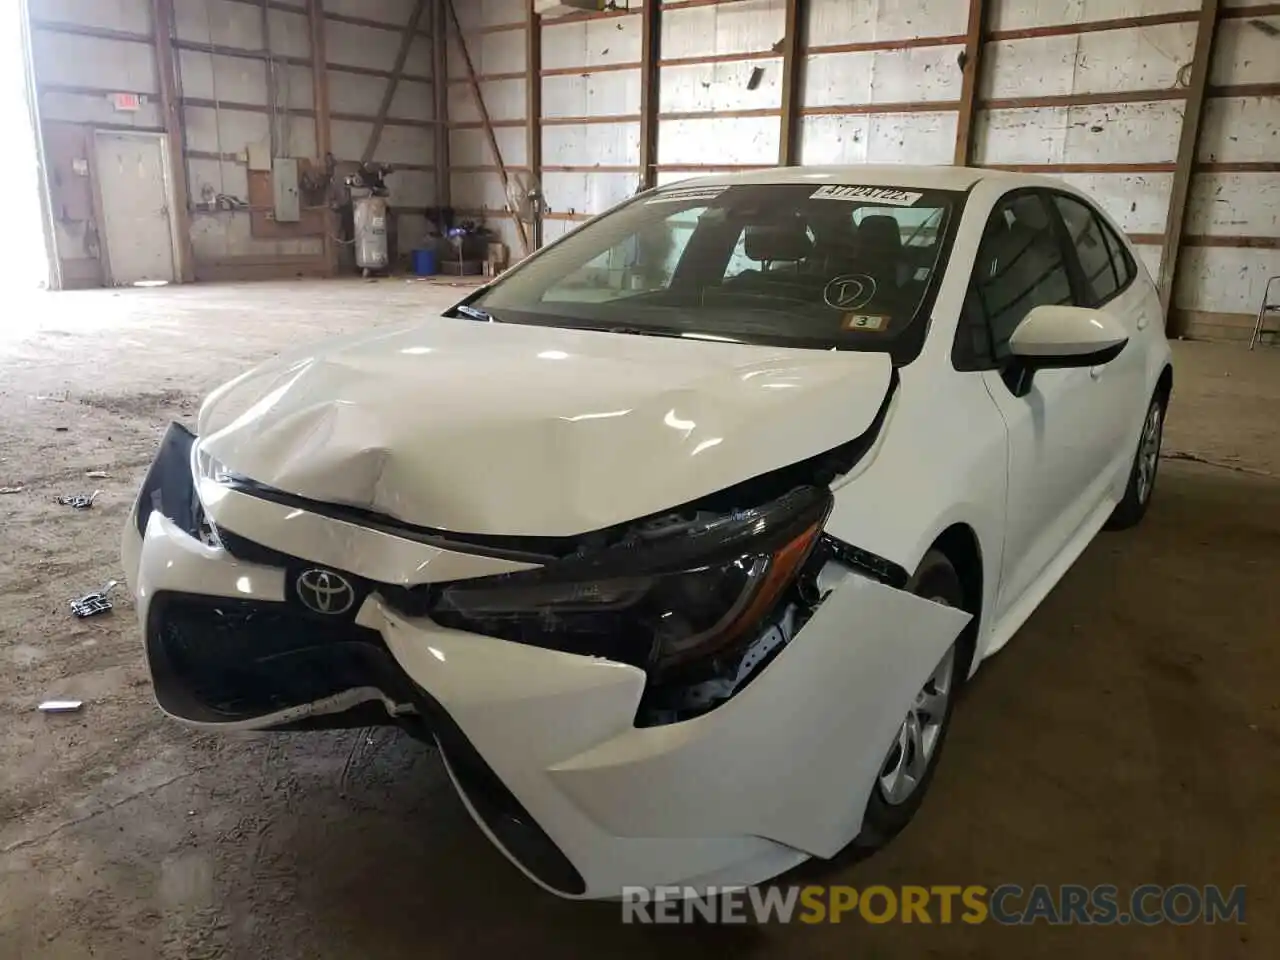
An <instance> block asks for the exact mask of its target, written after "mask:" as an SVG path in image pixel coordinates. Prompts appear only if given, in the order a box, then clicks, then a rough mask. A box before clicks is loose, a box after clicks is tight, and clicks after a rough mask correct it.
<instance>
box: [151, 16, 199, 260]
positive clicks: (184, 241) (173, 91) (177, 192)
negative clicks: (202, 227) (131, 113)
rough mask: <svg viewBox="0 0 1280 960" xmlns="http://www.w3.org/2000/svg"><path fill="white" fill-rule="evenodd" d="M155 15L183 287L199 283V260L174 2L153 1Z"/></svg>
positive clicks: (166, 140)
mask: <svg viewBox="0 0 1280 960" xmlns="http://www.w3.org/2000/svg"><path fill="white" fill-rule="evenodd" d="M151 12H152V17H153V22H154V24H155V27H154V29H155V49H156V73H157V75H158V76H159V79H160V114H161V116H162V117H163V118H164V138H165V143H166V147H167V149H166V152H167V154H168V165H169V171H168V172H169V184H170V191H171V193H172V196H173V206H174V209H173V210H170V211H169V215H170V217H171V218H172V222H173V233H174V236H175V238H176V244H175V246H176V247H177V249H176V250H175V251H174V252H175V253H176V254H177V257H176V261H177V262H176V263H175V266H176V267H177V273H178V277H179V278H180V279H181V280H182V282H183V283H188V282H190V281H192V280H194V279H195V256H194V252H193V249H192V246H191V213H190V202H189V200H188V192H187V162H186V158H185V157H184V156H183V151H182V147H183V143H182V140H183V137H182V102H181V99H180V97H179V94H178V67H177V58H176V57H175V56H174V53H173V34H174V13H173V0H152V11H151Z"/></svg>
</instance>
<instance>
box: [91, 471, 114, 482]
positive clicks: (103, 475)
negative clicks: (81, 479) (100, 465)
mask: <svg viewBox="0 0 1280 960" xmlns="http://www.w3.org/2000/svg"><path fill="white" fill-rule="evenodd" d="M85 476H86V477H88V478H89V479H90V480H110V479H111V474H109V473H107V471H105V470H90V471H89V472H88V473H86V474H85Z"/></svg>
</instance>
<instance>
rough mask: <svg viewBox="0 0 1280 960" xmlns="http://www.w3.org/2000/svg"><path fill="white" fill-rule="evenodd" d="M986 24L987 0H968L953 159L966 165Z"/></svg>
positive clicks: (967, 163)
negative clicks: (966, 27)
mask: <svg viewBox="0 0 1280 960" xmlns="http://www.w3.org/2000/svg"><path fill="white" fill-rule="evenodd" d="M986 27H987V0H969V26H968V29H967V30H966V31H965V35H964V53H963V54H961V56H963V57H964V64H963V68H964V79H963V80H962V81H961V83H960V108H959V116H958V117H957V118H956V149H955V155H954V157H953V159H952V162H953V163H954V164H955V165H956V166H957V167H967V166H968V165H969V164H970V163H971V162H972V161H973V127H974V122H973V121H974V116H975V114H976V112H977V111H976V106H977V102H978V83H979V81H980V80H981V79H982V42H983V36H984V34H985V33H986Z"/></svg>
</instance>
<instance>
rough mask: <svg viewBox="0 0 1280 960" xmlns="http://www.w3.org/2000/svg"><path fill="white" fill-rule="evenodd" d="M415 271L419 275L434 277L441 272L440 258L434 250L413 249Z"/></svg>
mask: <svg viewBox="0 0 1280 960" xmlns="http://www.w3.org/2000/svg"><path fill="white" fill-rule="evenodd" d="M413 272H414V274H415V275H416V276H419V277H433V276H435V275H436V274H437V273H439V272H440V260H439V258H438V257H437V256H436V252H435V251H434V250H415V251H413Z"/></svg>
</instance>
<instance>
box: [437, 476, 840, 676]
mask: <svg viewBox="0 0 1280 960" xmlns="http://www.w3.org/2000/svg"><path fill="white" fill-rule="evenodd" d="M830 509H831V494H830V492H829V491H827V490H823V489H818V488H815V487H804V488H800V489H797V490H795V491H792V492H791V493H789V494H787V495H786V496H783V497H781V498H779V499H778V500H775V501H773V502H772V503H769V504H767V505H765V506H763V507H759V508H756V509H752V510H743V511H736V512H734V513H732V514H728V515H721V516H717V517H715V518H714V519H712V520H709V521H708V520H697V521H693V522H691V523H688V524H685V525H668V526H665V527H664V528H663V530H662V532H661V533H660V534H659V535H656V536H648V535H639V536H636V537H630V538H626V539H624V540H623V542H622V543H620V544H618V545H616V546H612V547H609V548H606V549H603V550H600V551H598V552H596V553H593V554H590V555H586V556H583V555H575V556H572V557H569V558H566V559H564V560H559V561H556V562H555V563H552V564H549V565H548V566H545V567H542V568H540V569H538V570H532V571H527V572H520V573H512V574H505V575H503V576H499V577H484V578H480V579H476V580H464V581H460V582H458V583H454V584H451V585H449V586H447V587H445V588H443V589H442V590H441V591H440V592H439V594H438V595H437V597H436V598H435V601H434V603H433V604H432V609H431V616H432V618H433V619H434V620H436V621H437V622H438V623H440V624H441V625H443V626H446V627H451V628H454V629H459V630H468V631H471V632H474V633H482V634H486V635H489V636H495V637H500V638H502V639H504V640H511V641H513V642H517V643H526V644H531V645H535V646H541V647H549V648H552V649H556V650H564V651H566V652H570V653H578V654H583V655H587V656H599V657H606V658H608V659H611V660H617V661H619V662H623V663H630V664H633V665H635V666H638V667H642V668H644V669H646V670H662V669H664V668H666V667H671V666H676V665H679V664H683V663H687V662H689V661H691V660H698V659H702V658H704V657H708V656H711V655H713V654H715V653H717V652H719V651H721V650H724V649H725V648H726V647H728V646H730V645H731V644H733V643H735V642H736V641H739V640H743V639H746V638H747V637H748V635H749V634H750V633H751V631H752V630H753V628H755V627H756V626H758V624H759V623H760V621H761V619H762V618H763V617H764V616H765V615H766V614H767V613H768V612H769V611H770V610H771V609H772V608H773V606H774V605H775V603H776V602H777V600H778V598H779V597H780V596H781V594H782V592H783V591H784V590H785V589H786V588H787V586H788V585H789V584H790V583H791V582H792V580H793V579H794V577H795V574H796V572H797V571H798V570H799V569H800V567H801V565H802V564H803V563H804V561H805V559H806V558H807V557H808V555H809V552H810V550H811V549H812V548H813V546H814V544H815V543H816V542H817V540H818V537H819V535H820V534H821V532H822V527H823V524H824V523H825V521H826V518H827V514H828V513H829V512H830Z"/></svg>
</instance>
